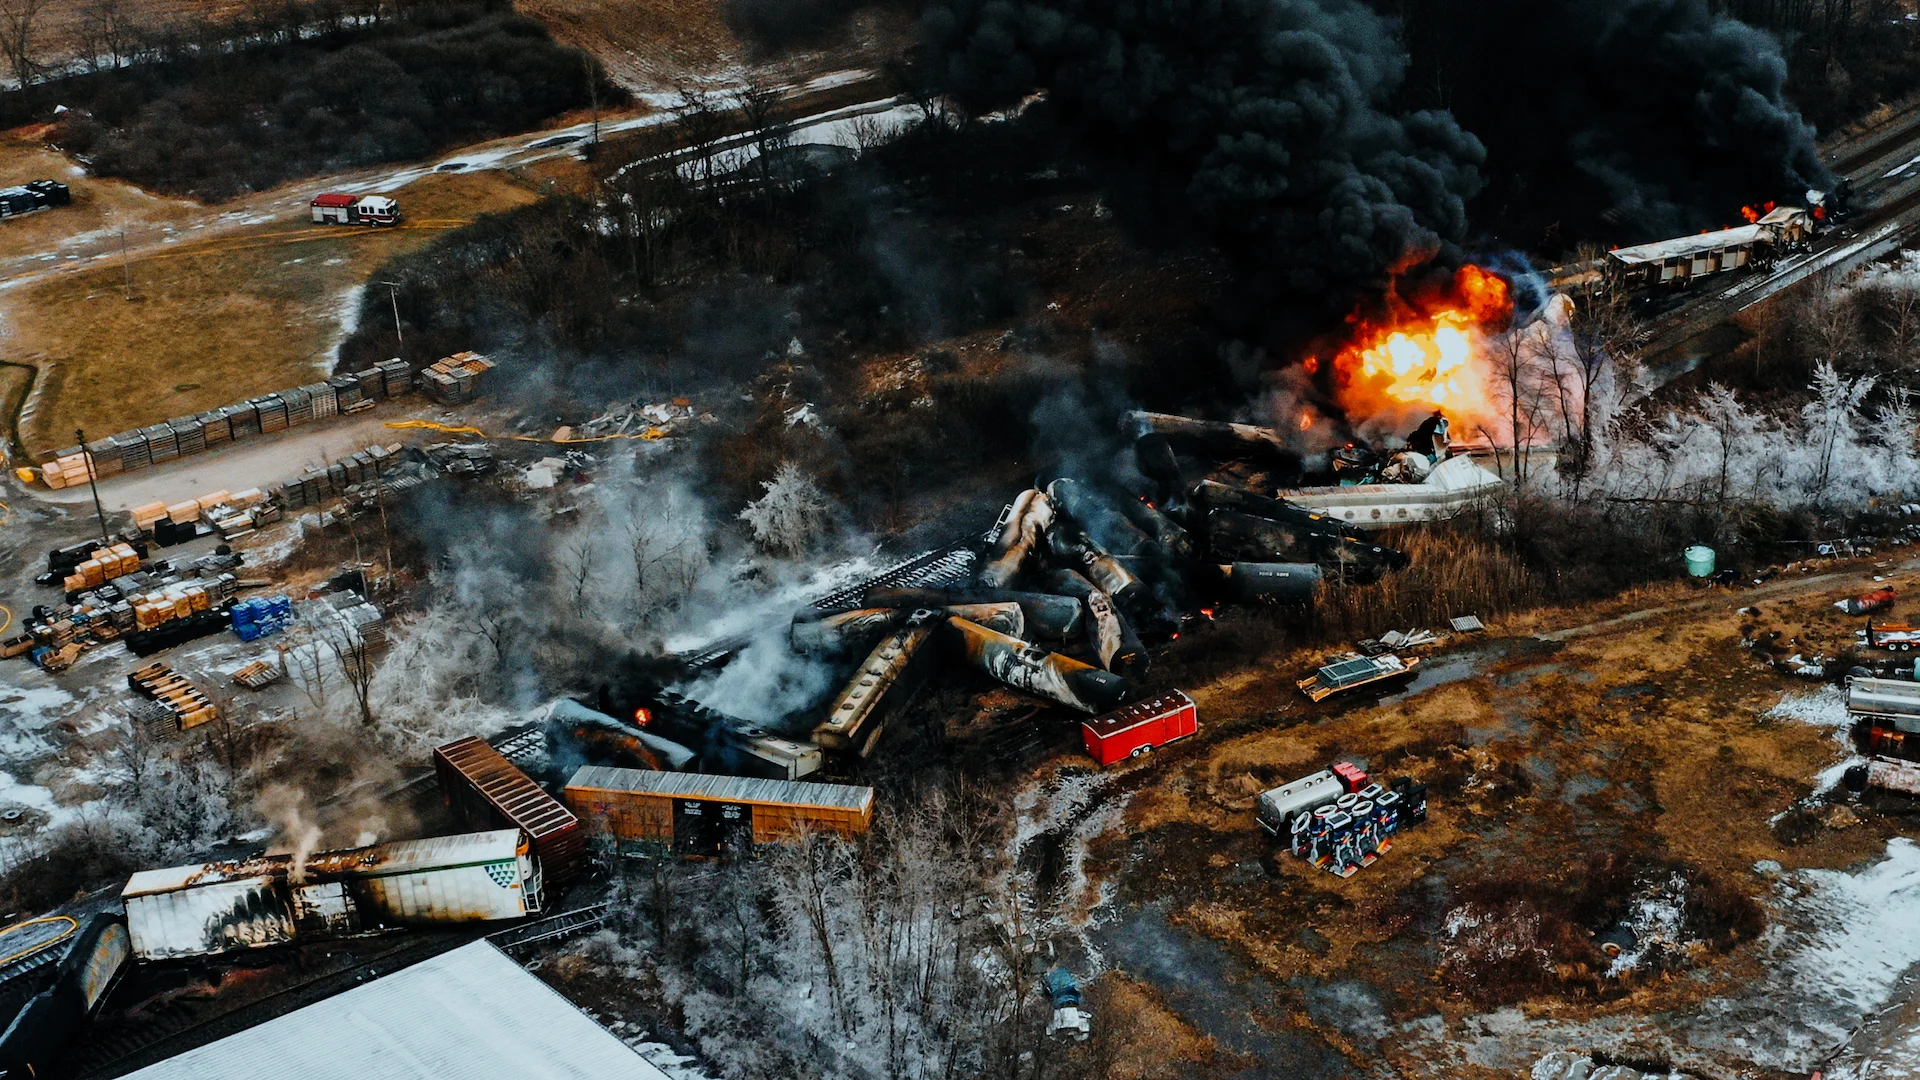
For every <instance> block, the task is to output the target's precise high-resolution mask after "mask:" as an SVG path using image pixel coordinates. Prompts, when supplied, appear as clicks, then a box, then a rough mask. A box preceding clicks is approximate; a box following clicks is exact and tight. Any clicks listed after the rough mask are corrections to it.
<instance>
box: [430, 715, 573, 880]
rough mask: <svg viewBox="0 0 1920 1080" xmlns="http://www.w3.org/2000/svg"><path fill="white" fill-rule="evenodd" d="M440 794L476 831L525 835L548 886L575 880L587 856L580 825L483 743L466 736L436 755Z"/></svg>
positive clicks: (531, 781)
mask: <svg viewBox="0 0 1920 1080" xmlns="http://www.w3.org/2000/svg"><path fill="white" fill-rule="evenodd" d="M433 771H434V772H435V773H436V774H438V775H439V777H440V793H441V795H442V797H444V798H445V799H446V801H447V805H448V806H449V807H451V808H452V809H453V810H454V812H455V813H457V814H459V815H460V817H461V819H462V820H464V821H465V822H466V824H467V825H468V827H470V828H474V829H498V828H506V827H513V828H519V829H523V830H525V831H526V834H527V836H528V837H530V838H531V839H532V841H533V853H534V854H535V855H538V856H539V857H540V866H541V868H542V869H543V870H544V871H545V872H546V875H547V878H548V880H550V881H555V882H565V881H569V880H572V878H573V876H574V875H575V874H576V873H578V872H579V869H580V863H581V859H582V858H583V857H584V856H585V855H586V852H587V838H586V836H585V834H584V833H582V832H581V830H580V819H579V818H577V817H575V816H574V815H573V811H571V810H568V809H567V808H566V807H565V806H562V805H561V804H560V800H558V799H555V798H554V797H553V796H551V795H549V794H547V793H546V792H545V791H544V790H542V789H541V787H540V785H538V784H536V783H534V782H533V779H532V778H531V777H529V776H528V775H527V774H526V773H523V772H521V771H520V770H519V769H518V768H516V767H515V766H514V764H513V762H511V761H508V760H507V759H506V757H505V756H503V755H502V754H501V753H500V751H498V750H495V749H494V748H493V747H492V746H491V745H490V744H488V743H487V741H486V740H485V739H478V738H474V737H472V736H468V737H467V738H464V739H456V740H454V741H453V742H450V743H447V744H446V745H444V746H438V747H435V748H434V751H433Z"/></svg>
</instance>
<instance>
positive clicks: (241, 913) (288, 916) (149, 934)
mask: <svg viewBox="0 0 1920 1080" xmlns="http://www.w3.org/2000/svg"><path fill="white" fill-rule="evenodd" d="M219 865H220V864H218V863H212V864H206V865H202V866H176V867H173V868H171V869H167V870H142V871H140V872H139V873H137V874H135V875H133V877H132V878H130V879H128V881H127V887H126V888H124V889H122V890H121V891H120V896H121V898H122V899H123V900H124V901H125V902H126V905H127V932H128V934H129V935H131V937H132V939H133V954H134V955H135V956H138V957H139V958H140V959H142V960H168V959H172V958H174V957H180V956H204V955H207V954H208V953H222V952H231V951H233V950H235V949H255V948H259V947H261V946H263V945H279V944H281V943H283V942H287V941H292V940H293V913H292V911H291V910H290V907H289V905H288V903H287V900H286V898H285V896H284V893H283V891H282V889H281V887H280V886H281V885H282V881H280V880H277V879H276V878H275V876H274V875H273V874H271V873H260V874H254V875H252V876H240V877H228V876H227V875H225V874H222V873H220V872H219V871H218V870H217V869H216V868H217V867H218V866H219ZM209 870H212V871H213V872H212V874H210V875H209V874H207V871H209Z"/></svg>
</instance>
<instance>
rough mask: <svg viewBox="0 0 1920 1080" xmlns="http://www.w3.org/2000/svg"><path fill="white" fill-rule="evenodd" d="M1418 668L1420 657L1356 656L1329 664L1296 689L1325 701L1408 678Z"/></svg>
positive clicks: (1300, 683)
mask: <svg viewBox="0 0 1920 1080" xmlns="http://www.w3.org/2000/svg"><path fill="white" fill-rule="evenodd" d="M1419 666H1420V658H1419V657H1417V656H1409V657H1406V658H1405V659H1402V658H1400V657H1398V656H1394V655H1392V654H1391V653H1388V654H1384V655H1381V656H1355V657H1352V658H1350V659H1344V660H1339V661H1336V662H1334V663H1331V664H1328V665H1327V666H1325V667H1323V668H1321V669H1320V670H1319V671H1316V672H1314V673H1313V674H1312V675H1311V676H1309V677H1307V678H1304V679H1301V680H1300V681H1299V682H1298V683H1297V684H1296V685H1298V686H1299V687H1300V692H1301V693H1304V694H1306V695H1307V697H1309V698H1311V699H1313V700H1314V701H1325V700H1326V699H1327V698H1330V697H1332V696H1333V695H1335V694H1344V693H1346V692H1347V691H1349V690H1357V689H1359V688H1360V687H1362V686H1370V685H1372V684H1374V683H1380V682H1387V681H1389V680H1392V679H1404V678H1409V677H1411V676H1412V675H1413V672H1414V670H1415V669H1416V668H1418V667H1419Z"/></svg>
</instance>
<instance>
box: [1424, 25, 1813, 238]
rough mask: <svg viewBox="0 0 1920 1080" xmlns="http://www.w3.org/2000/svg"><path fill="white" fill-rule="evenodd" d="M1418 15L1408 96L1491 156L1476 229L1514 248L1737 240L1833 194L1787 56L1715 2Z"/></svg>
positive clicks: (1776, 44) (1479, 204)
mask: <svg viewBox="0 0 1920 1080" xmlns="http://www.w3.org/2000/svg"><path fill="white" fill-rule="evenodd" d="M1408 12H1409V15H1408V18H1409V20H1410V22H1409V25H1408V27H1407V28H1406V34H1405V40H1406V41H1407V43H1408V45H1409V47H1410V48H1411V50H1412V53H1413V61H1414V63H1413V68H1414V74H1413V76H1412V79H1411V81H1410V82H1409V85H1408V89H1409V92H1410V96H1411V97H1413V98H1414V99H1415V100H1419V101H1427V102H1432V103H1437V104H1444V105H1445V106H1446V107H1447V108H1448V109H1449V110H1450V111H1451V112H1452V113H1453V115H1454V116H1456V117H1457V118H1458V119H1459V120H1460V122H1461V124H1463V125H1464V126H1465V127H1467V128H1468V129H1469V130H1471V131H1473V132H1474V133H1475V134H1476V135H1478V136H1479V137H1480V139H1481V140H1482V141H1483V142H1485V143H1486V145H1487V148H1488V164H1487V173H1488V179H1489V182H1490V187H1489V191H1488V192H1487V194H1486V196H1485V197H1484V198H1482V199H1481V200H1480V201H1479V202H1478V203H1477V204H1476V205H1475V207H1474V210H1475V213H1476V215H1477V217H1478V219H1479V220H1477V221H1476V225H1478V226H1479V227H1481V228H1489V227H1495V228H1503V229H1505V230H1506V231H1507V233H1508V235H1506V236H1505V237H1503V238H1504V239H1505V240H1507V241H1508V242H1511V243H1514V244H1516V245H1519V246H1522V247H1532V246H1535V245H1539V244H1542V243H1546V244H1549V245H1550V244H1552V243H1553V242H1554V240H1555V239H1558V240H1559V241H1560V242H1562V243H1565V244H1568V245H1571V243H1572V242H1573V241H1574V240H1575V239H1578V238H1580V237H1581V236H1583V235H1585V236H1593V235H1598V236H1600V237H1601V238H1604V239H1607V240H1610V241H1616V242H1632V241H1640V240H1649V239H1658V238H1661V237H1665V236H1673V235H1678V234H1683V233H1688V232H1693V231H1697V230H1699V229H1703V228H1709V227H1716V226H1720V225H1727V224H1736V225H1737V224H1739V208H1740V207H1741V206H1742V205H1745V204H1748V203H1760V202H1765V201H1767V200H1779V201H1781V202H1787V201H1791V200H1798V199H1799V198H1800V197H1801V194H1802V192H1803V191H1804V190H1805V189H1807V188H1809V187H1815V188H1821V189H1824V188H1825V187H1826V186H1827V185H1828V184H1829V183H1830V182H1831V178H1830V177H1829V176H1828V175H1827V172H1826V169H1825V168H1824V167H1823V166H1822V165H1821V164H1820V160H1819V157H1818V155H1817V153H1816V151H1815V146H1814V139H1813V134H1814V133H1813V131H1812V129H1811V128H1810V127H1809V126H1808V125H1807V124H1806V122H1805V121H1804V120H1802V119H1801V117H1800V113H1799V111H1798V110H1797V109H1795V108H1794V106H1793V104H1792V103H1791V102H1789V101H1788V100H1787V98H1786V95H1785V87H1786V81H1787V61H1786V59H1785V57H1784V56H1783V55H1782V54H1781V50H1780V45H1779V43H1778V42H1777V41H1775V40H1774V39H1773V37H1772V36H1771V35H1769V34H1767V33H1766V32H1764V31H1761V30H1757V29H1755V28H1753V27H1751V26H1748V25H1746V24H1745V23H1742V22H1739V21H1738V20H1736V19H1733V18H1730V17H1726V16H1717V15H1714V14H1712V13H1711V12H1710V11H1709V10H1708V8H1707V6H1706V4H1705V3H1703V2H1702V0H1472V2H1471V3H1468V2H1464V0H1431V2H1423V3H1419V4H1414V5H1409V7H1408ZM1603 214H1605V215H1607V218H1606V219H1605V220H1603V219H1602V215H1603ZM1555 223H1558V227H1557V228H1554V226H1555ZM1549 229H1552V230H1553V232H1552V234H1551V235H1549V234H1548V231H1547V230H1549Z"/></svg>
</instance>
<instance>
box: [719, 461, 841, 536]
mask: <svg viewBox="0 0 1920 1080" xmlns="http://www.w3.org/2000/svg"><path fill="white" fill-rule="evenodd" d="M760 486H761V487H762V488H765V489H766V493H765V494H763V495H761V496H760V497H759V498H758V499H755V500H754V501H752V502H750V503H748V504H747V506H746V509H744V510H742V511H740V520H742V521H744V522H746V523H747V525H748V527H750V528H751V529H753V539H754V541H755V542H756V543H758V544H759V545H760V547H761V549H762V550H764V551H766V552H767V553H769V554H772V555H786V556H794V555H800V554H802V553H804V552H806V551H807V550H808V549H810V548H812V547H813V546H814V545H815V544H817V543H818V542H819V541H820V540H821V538H822V537H824V536H825V535H826V531H827V525H828V522H829V520H830V515H829V510H830V507H829V504H828V502H827V497H826V495H825V493H823V492H822V491H821V490H820V487H819V485H817V484H815V483H814V482H813V479H812V478H811V477H809V476H807V474H805V473H803V472H801V471H800V467H799V466H798V465H795V464H794V463H792V462H790V461H789V462H787V463H786V464H784V465H782V466H780V470H779V471H778V472H776V473H774V475H773V479H771V480H764V481H761V483H760Z"/></svg>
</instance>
